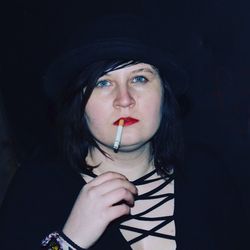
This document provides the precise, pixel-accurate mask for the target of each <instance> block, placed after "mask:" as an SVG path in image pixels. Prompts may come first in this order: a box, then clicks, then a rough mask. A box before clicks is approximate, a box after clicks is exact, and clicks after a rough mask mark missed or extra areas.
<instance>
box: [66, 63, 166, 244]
mask: <svg viewBox="0 0 250 250" xmlns="http://www.w3.org/2000/svg"><path fill="white" fill-rule="evenodd" d="M162 92H163V89H162V85H161V79H160V77H159V74H158V72H157V70H156V69H154V67H152V66H151V65H149V64H144V63H140V64H136V65H130V66H127V67H125V68H122V69H118V70H114V71H112V72H109V73H108V74H106V75H104V76H103V77H101V78H100V79H99V80H98V82H97V86H96V88H95V89H94V91H93V93H92V94H91V96H90V98H89V100H88V102H87V105H86V109H85V118H86V121H87V124H88V126H89V129H90V131H91V133H92V135H93V136H94V138H95V140H96V142H97V143H98V145H99V146H100V147H101V148H102V149H103V150H104V151H105V152H107V153H108V154H109V155H110V157H111V159H110V158H108V157H105V156H104V155H103V154H101V153H100V151H99V150H97V149H95V148H94V149H92V150H91V151H90V152H89V154H88V156H87V158H86V160H87V162H88V164H90V165H97V164H100V165H99V167H98V168H96V169H95V170H94V172H95V173H96V174H97V175H98V177H96V178H95V179H94V180H92V181H90V182H88V183H87V184H86V185H85V186H84V187H83V188H82V190H81V192H80V193H79V195H78V198H77V200H76V202H75V204H74V207H73V209H72V211H71V214H70V216H69V218H68V220H67V222H66V224H65V226H64V228H63V232H64V233H65V234H66V235H67V236H68V237H69V238H70V239H71V240H72V241H74V242H75V243H76V244H77V245H79V246H80V247H82V248H89V247H90V246H92V245H93V244H94V243H95V242H96V241H97V240H98V238H99V237H100V236H101V235H102V234H103V232H104V231H105V229H106V227H107V226H108V224H109V223H110V222H111V221H113V220H115V219H116V218H119V217H120V216H123V215H125V214H128V213H130V209H131V207H132V206H133V204H134V196H135V195H136V194H137V188H136V187H135V186H134V185H133V184H132V183H131V182H130V181H131V180H134V179H137V178H139V177H141V176H143V175H144V174H145V173H147V172H149V171H150V170H151V169H153V168H154V166H153V162H152V161H151V158H150V139H151V138H152V137H153V136H154V134H155V133H156V131H157V129H158V128H159V125H160V121H161V105H162ZM128 116H129V117H133V118H136V119H138V120H139V122H138V123H135V124H133V125H131V126H128V127H124V129H123V134H122V141H121V146H120V149H119V152H118V153H114V151H113V143H114V138H115V134H116V129H117V127H116V126H114V125H113V122H115V121H116V120H117V119H119V118H120V117H128ZM120 201H124V202H123V203H122V204H120V203H119V202H120ZM117 203H119V204H117Z"/></svg>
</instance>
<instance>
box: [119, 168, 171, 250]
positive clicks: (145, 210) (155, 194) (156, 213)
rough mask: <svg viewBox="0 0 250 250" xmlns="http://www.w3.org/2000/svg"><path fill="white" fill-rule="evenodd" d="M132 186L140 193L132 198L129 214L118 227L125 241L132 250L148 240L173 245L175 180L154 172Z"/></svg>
mask: <svg viewBox="0 0 250 250" xmlns="http://www.w3.org/2000/svg"><path fill="white" fill-rule="evenodd" d="M133 184H135V185H136V186H137V188H138V189H139V190H140V191H141V192H139V195H138V196H137V197H136V198H135V205H134V207H133V208H131V214H130V215H128V216H126V217H124V218H123V219H122V221H121V223H120V226H119V229H120V231H121V233H122V234H123V236H124V238H125V239H126V240H127V242H128V243H129V244H130V245H131V247H132V248H133V246H132V245H133V244H135V243H137V242H139V241H141V240H144V239H146V237H148V236H150V237H156V238H161V239H164V240H166V241H169V240H170V241H175V224H174V186H173V184H174V177H173V176H170V177H169V178H168V179H164V178H162V177H160V176H158V175H157V173H156V171H155V170H153V171H152V172H150V173H149V174H147V175H145V176H143V177H142V178H140V179H138V180H136V181H134V182H133ZM173 245H174V244H173ZM135 249H136V248H135ZM171 249H174V248H171Z"/></svg>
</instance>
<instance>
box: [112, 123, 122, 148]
mask: <svg viewBox="0 0 250 250" xmlns="http://www.w3.org/2000/svg"><path fill="white" fill-rule="evenodd" d="M123 126H124V120H123V119H120V120H119V124H118V127H117V130H116V136H115V142H114V146H113V149H114V150H115V151H117V150H118V148H119V146H120V143H121V138H122V130H123Z"/></svg>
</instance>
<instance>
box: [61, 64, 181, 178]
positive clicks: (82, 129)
mask: <svg viewBox="0 0 250 250" xmlns="http://www.w3.org/2000/svg"><path fill="white" fill-rule="evenodd" d="M137 63H140V62H138V61H135V60H130V61H128V60H126V61H125V60H103V61H98V62H94V63H92V64H89V65H88V66H86V67H85V68H84V69H83V70H82V71H81V72H79V73H78V74H77V75H76V76H74V77H72V78H71V80H70V81H68V87H67V88H65V90H64V92H63V94H62V96H61V98H60V99H61V100H62V101H61V104H60V106H59V113H58V114H59V115H58V122H59V125H60V126H59V127H60V128H61V130H60V131H61V133H60V138H62V139H63V143H61V145H63V151H64V153H65V156H66V159H67V160H68V161H69V163H70V165H71V166H73V167H74V168H75V169H77V171H80V172H84V171H86V170H88V171H91V169H93V167H95V166H88V165H87V163H86V161H85V158H86V156H87V153H88V150H89V149H91V148H93V147H96V148H98V149H99V150H100V151H101V152H102V153H103V154H104V155H105V156H106V157H109V155H107V153H106V152H104V151H103V150H102V149H101V148H100V147H99V146H98V144H97V143H96V142H95V140H94V139H93V136H92V135H91V133H90V131H89V129H88V126H87V123H86V120H85V116H84V112H85V106H86V103H87V101H88V99H89V97H90V95H91V93H92V91H93V89H94V88H95V86H96V82H97V80H98V79H99V78H100V77H101V76H103V75H104V74H105V73H107V72H110V71H113V70H114V69H118V68H123V67H125V66H128V65H133V64H137ZM158 72H159V75H160V78H161V81H162V85H163V89H164V97H163V104H162V119H161V123H160V127H159V129H158V131H157V132H156V134H155V135H154V137H153V138H152V139H151V142H152V143H151V145H152V150H151V152H152V159H153V160H154V164H155V167H156V169H157V171H158V173H159V174H160V175H162V176H168V175H169V174H171V173H172V172H173V166H176V165H177V164H178V162H179V160H180V158H181V152H182V136H181V129H180V122H179V118H178V104H177V101H176V98H175V96H174V94H173V92H172V90H171V88H170V85H169V83H168V81H167V75H165V74H164V72H161V71H160V70H158Z"/></svg>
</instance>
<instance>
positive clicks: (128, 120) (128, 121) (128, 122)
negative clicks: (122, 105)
mask: <svg viewBox="0 0 250 250" xmlns="http://www.w3.org/2000/svg"><path fill="white" fill-rule="evenodd" d="M121 119H123V120H124V126H130V125H132V124H134V123H137V122H139V120H138V119H135V118H133V117H120V118H119V119H118V120H117V121H115V122H114V123H113V124H114V125H115V126H118V125H119V121H120V120H121Z"/></svg>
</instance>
